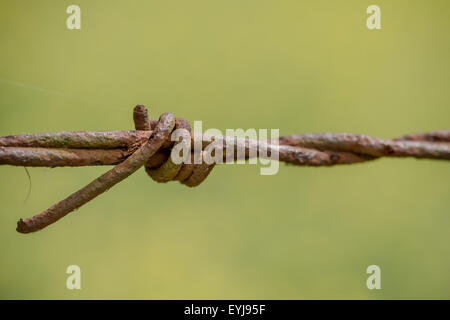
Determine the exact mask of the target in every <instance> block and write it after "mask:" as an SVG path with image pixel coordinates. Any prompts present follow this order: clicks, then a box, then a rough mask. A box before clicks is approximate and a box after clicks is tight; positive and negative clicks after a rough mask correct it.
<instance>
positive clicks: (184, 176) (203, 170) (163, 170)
mask: <svg viewBox="0 0 450 320" xmlns="http://www.w3.org/2000/svg"><path fill="white" fill-rule="evenodd" d="M133 120H134V126H135V129H136V130H142V131H152V130H153V129H154V128H155V127H156V125H157V121H154V120H153V121H152V120H150V119H149V117H148V110H147V108H146V107H145V106H143V105H137V106H136V107H135V108H134V111H133ZM175 129H184V130H186V131H187V132H189V135H190V137H191V138H193V136H192V130H191V125H190V124H189V122H188V121H187V120H185V119H183V118H175V125H174V127H173V130H175ZM170 133H172V131H171V132H170ZM178 143H180V142H178V141H177V142H173V141H171V139H170V134H169V137H168V139H167V140H166V141H165V142H164V143H163V145H162V146H161V148H160V149H159V150H158V151H157V152H156V153H155V154H154V155H152V156H151V157H150V159H149V160H148V161H147V163H146V164H145V171H146V172H147V174H148V175H149V177H150V178H152V179H153V180H154V181H156V182H169V181H179V182H181V183H182V184H184V185H186V186H188V187H195V186H198V185H199V184H201V183H202V182H203V181H204V180H205V179H206V178H207V177H208V175H209V173H210V172H211V170H212V169H213V167H214V165H215V164H207V163H206V162H205V161H203V155H204V152H203V151H201V152H200V153H201V154H200V157H201V158H200V160H201V163H199V164H194V163H193V161H192V160H193V159H194V152H195V151H191V155H190V159H191V161H190V162H189V163H184V162H182V163H179V164H177V163H174V161H173V160H172V157H171V154H172V148H173V147H174V146H175V145H177V144H178Z"/></svg>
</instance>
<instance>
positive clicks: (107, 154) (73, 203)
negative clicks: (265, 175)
mask: <svg viewBox="0 0 450 320" xmlns="http://www.w3.org/2000/svg"><path fill="white" fill-rule="evenodd" d="M133 120H134V124H135V129H136V130H131V131H117V130H116V131H97V132H86V131H64V132H55V133H39V134H22V135H14V136H6V137H0V165H1V164H6V165H15V166H32V167H61V166H70V167H77V166H94V165H115V167H114V168H112V169H111V170H109V171H108V172H106V173H105V174H103V175H102V176H100V177H99V178H97V179H95V180H94V181H92V182H91V183H90V184H88V185H87V186H85V187H84V188H82V189H80V190H79V191H77V192H75V193H73V194H72V195H70V196H69V197H67V198H66V199H64V200H62V201H60V202H58V203H57V204H55V205H53V206H52V207H50V208H49V209H47V210H45V211H43V212H42V213H40V214H38V215H35V216H33V217H31V218H28V219H20V220H19V221H18V223H17V231H19V232H21V233H30V232H34V231H37V230H41V229H43V228H45V227H46V226H48V225H50V224H52V223H54V222H56V221H57V220H59V219H60V218H62V217H64V216H65V215H66V214H68V213H69V212H72V211H73V210H75V209H77V208H79V207H80V206H82V205H83V204H85V203H87V202H88V201H90V200H92V199H93V198H95V197H96V196H98V195H100V194H102V193H103V192H105V191H107V190H108V189H109V188H111V187H113V186H114V185H115V184H117V183H118V182H120V181H122V180H123V179H125V178H127V177H128V176H129V175H131V174H132V173H134V172H135V171H136V170H138V169H139V168H140V167H144V168H145V171H146V172H147V174H148V175H149V176H150V177H151V178H152V179H153V180H154V181H157V182H168V181H179V182H181V183H183V184H184V185H186V186H189V187H195V186H198V185H199V184H200V183H202V182H203V181H204V180H205V179H206V178H207V177H208V175H209V174H210V172H211V171H212V169H213V168H214V164H207V163H206V162H205V161H204V155H205V154H206V153H205V151H198V150H193V147H194V135H193V133H192V132H191V127H190V125H189V122H188V121H186V120H184V119H182V118H175V117H174V115H173V114H171V113H164V114H163V115H161V117H160V119H159V120H153V119H150V118H149V116H148V111H147V108H146V107H145V106H143V105H138V106H136V107H135V108H134V112H133ZM174 129H185V130H186V131H187V132H188V134H189V135H190V137H191V151H190V154H188V155H186V156H187V157H190V159H191V163H181V164H175V163H174V162H173V161H172V157H171V156H170V155H171V153H172V152H174V149H173V148H174V146H176V145H178V144H179V143H182V142H181V141H175V142H173V141H172V139H171V134H172V132H173V130H174ZM196 138H199V139H201V142H202V144H201V145H202V149H203V150H205V148H207V147H208V145H210V144H211V143H213V142H212V141H215V142H217V141H220V142H222V146H223V159H224V162H228V161H236V160H245V159H249V158H252V157H262V158H269V157H270V155H271V154H273V153H274V152H275V153H278V155H279V160H280V161H283V162H286V163H289V164H293V165H302V166H332V165H338V164H353V163H360V162H365V161H370V160H374V159H377V158H380V157H413V158H418V159H423V158H427V159H442V160H450V130H441V131H433V132H425V133H417V134H412V135H406V136H403V137H400V138H395V139H392V140H384V139H379V138H373V137H369V136H366V135H358V134H347V133H318V134H295V135H290V136H285V137H280V138H279V140H278V141H277V142H278V143H274V141H273V140H272V141H270V140H269V141H266V142H265V143H262V142H260V141H256V140H251V139H248V138H237V137H226V136H217V137H214V139H211V136H206V135H204V136H201V137H196ZM231 145H232V146H233V148H228V147H229V146H231ZM261 146H263V147H264V150H265V152H262V151H261V150H260V149H259V147H261ZM238 149H241V150H243V151H244V153H243V158H242V159H238V157H237V150H238ZM255 149H256V150H258V151H257V152H256V153H253V154H250V152H251V150H255ZM231 151H232V152H233V154H231ZM260 151H261V152H260ZM226 152H230V154H227V153H226ZM198 157H199V158H200V160H201V163H199V164H194V163H193V160H194V158H198Z"/></svg>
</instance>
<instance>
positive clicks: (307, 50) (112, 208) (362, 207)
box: [0, 0, 450, 299]
mask: <svg viewBox="0 0 450 320" xmlns="http://www.w3.org/2000/svg"><path fill="white" fill-rule="evenodd" d="M71 4H77V5H79V6H80V7H81V27H82V29H81V30H72V31H71V30H68V29H67V28H66V19H67V17H68V16H69V15H68V14H66V8H67V6H69V5H71ZM371 4H377V5H379V6H380V8H381V23H382V29H381V30H373V31H371V30H368V29H367V27H366V19H367V17H368V15H367V14H366V8H367V6H369V5H371ZM449 32H450V3H449V2H448V1H446V0H442V1H438V0H434V1H425V0H420V1H417V0H416V1H413V0H404V1H401V0H397V1H387V0H386V1H385V0H376V1H363V0H354V1H350V0H348V1H331V0H328V1H317V0H315V1H313V0H308V1H298V0H283V1H275V0H251V1H250V0H245V1H242V0H227V1H209V0H190V1H181V0H178V1H174V0H172V1H136V0H132V1H125V0H122V1H111V0H109V1H106V0H102V1H100V0H97V1H87V0H77V1H76V2H74V1H65V0H64V1H57V0H52V1H47V0H40V1H23V0H21V1H17V0H14V1H13V0H2V1H1V4H0V35H1V42H0V136H3V135H9V134H19V133H25V132H31V133H34V132H45V131H61V130H112V129H132V128H133V123H132V108H133V106H134V105H136V104H138V103H142V104H145V105H147V106H148V107H149V108H150V112H151V114H152V116H153V117H155V118H157V117H159V115H160V114H161V113H162V112H165V111H171V112H174V113H175V114H176V115H178V116H180V117H185V118H186V119H189V120H191V121H193V120H203V121H204V123H203V127H204V128H219V129H221V130H224V129H226V128H280V134H282V135H286V134H292V133H300V132H324V131H332V132H350V133H363V134H368V135H373V136H378V137H381V138H391V137H396V136H399V135H403V134H407V133H413V132H419V131H427V130H436V129H444V128H448V127H449V125H450V122H449V119H450V108H449V106H450V93H449V90H448V86H449V80H450V59H449V57H450V41H449ZM107 169H108V168H107V167H90V168H57V169H49V168H30V169H29V171H30V173H31V181H32V191H31V195H30V197H29V198H28V200H27V201H25V202H24V200H25V198H26V196H27V191H28V187H29V182H28V178H27V175H26V172H25V170H24V169H23V168H20V167H10V166H1V167H0V203H1V214H0V228H1V229H0V298H3V299H10V298H27V299H38V298H41V299H52V298H58V299H59V298H63V299H81V298H86V299H94V298H99V299H108V298H124V299H133V298H134V299H136V298H137V299H182V298H187V299H197V298H208V299H216V298H218V299H226V298H236V299H253V298H254V299H264V298H269V299H303V298H308V299H316V298H322V299H335V298H340V299H349V298H356V299H365V298H369V299H378V298H389V299H390V298H450V275H449V270H450V254H449V252H450V232H449V228H450V214H449V213H450V212H449V209H450V197H449V182H450V165H449V163H446V162H444V161H431V160H415V159H381V160H378V161H374V162H371V163H365V164H358V165H353V166H340V167H333V168H308V167H293V166H285V165H283V164H281V167H280V171H279V173H278V174H277V175H274V176H261V175H260V174H259V167H258V166H256V165H239V166H238V165H235V166H218V167H216V168H215V170H214V172H213V173H212V174H211V175H210V177H209V179H207V180H206V181H205V182H204V183H203V184H202V185H201V186H200V187H198V188H194V189H190V188H186V187H185V186H183V185H181V184H179V183H169V184H157V183H155V182H153V181H152V180H150V179H149V178H147V176H146V174H145V173H144V172H143V171H139V172H137V173H136V174H134V175H133V176H131V177H130V178H129V179H127V180H125V181H124V182H122V183H120V184H119V185H117V186H116V187H114V188H113V189H111V190H110V191H109V192H107V193H106V194H104V195H102V196H101V197H99V198H97V199H95V200H94V201H92V202H91V203H88V204H87V205H86V206H84V207H82V208H81V209H80V210H78V211H76V212H75V213H72V214H70V215H68V216H67V217H65V218H64V219H62V220H61V221H59V222H58V223H57V224H55V225H52V226H50V227H49V228H48V229H46V230H45V231H41V232H38V233H35V234H28V235H22V234H19V233H17V232H16V231H15V226H16V221H17V220H18V219H19V218H20V217H28V216H31V215H33V214H35V213H38V212H40V211H42V210H44V209H46V208H47V207H49V206H50V205H52V204H53V203H55V202H57V201H59V200H60V199H62V198H64V197H65V196H67V195H69V194H70V193H72V192H73V191H75V190H77V189H78V188H80V187H82V186H84V185H85V184H87V183H88V182H89V181H91V180H92V179H94V178H95V177H97V176H98V175H100V174H101V173H103V172H105V171H106V170H107ZM71 264H76V265H79V266H80V267H81V276H82V279H81V281H82V289H81V290H68V289H66V278H67V276H68V275H67V274H66V273H65V271H66V268H67V266H68V265H71ZM372 264H376V265H379V266H380V267H381V274H382V278H381V286H382V289H381V290H368V289H367V288H366V279H367V277H368V275H367V274H366V268H367V267H368V266H369V265H372Z"/></svg>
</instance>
